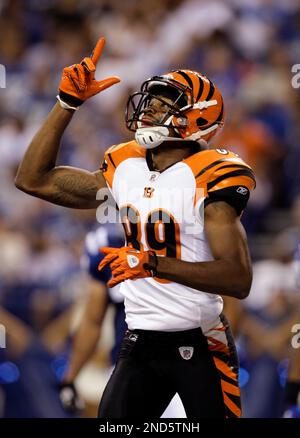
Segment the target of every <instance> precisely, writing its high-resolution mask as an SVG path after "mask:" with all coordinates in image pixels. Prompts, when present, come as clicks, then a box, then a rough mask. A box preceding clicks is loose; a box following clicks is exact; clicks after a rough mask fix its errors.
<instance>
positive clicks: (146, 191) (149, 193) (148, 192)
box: [144, 187, 154, 198]
mask: <svg viewBox="0 0 300 438" xmlns="http://www.w3.org/2000/svg"><path fill="white" fill-rule="evenodd" d="M153 192H154V188H153V187H145V188H144V198H152V196H153Z"/></svg>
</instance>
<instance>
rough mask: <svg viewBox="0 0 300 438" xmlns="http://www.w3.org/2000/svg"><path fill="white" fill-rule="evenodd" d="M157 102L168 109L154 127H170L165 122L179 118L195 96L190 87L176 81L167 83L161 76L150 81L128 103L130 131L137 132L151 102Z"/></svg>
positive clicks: (127, 117)
mask: <svg viewBox="0 0 300 438" xmlns="http://www.w3.org/2000/svg"><path fill="white" fill-rule="evenodd" d="M187 92H188V93H187ZM188 95H190V98H188ZM165 98H167V99H168V100H165ZM169 99H171V100H172V103H170V102H169ZM155 100H156V101H159V102H160V103H161V105H162V106H164V107H166V108H167V109H166V111H164V115H163V118H162V120H161V121H159V120H157V121H153V123H152V126H169V124H168V125H167V124H166V123H165V121H166V120H168V119H169V118H170V116H178V117H179V116H180V115H181V108H183V107H186V106H187V104H188V101H189V100H192V101H193V96H192V95H191V89H190V87H188V86H182V84H180V83H178V84H177V83H176V81H166V80H165V79H162V77H160V76H154V77H153V78H151V79H148V80H147V81H145V82H144V83H143V84H142V86H141V91H138V92H136V93H133V94H132V95H130V96H129V99H128V101H127V107H126V126H127V128H128V129H129V130H130V131H133V132H135V131H136V130H137V129H139V128H140V126H139V125H140V122H141V121H142V118H143V115H144V114H146V113H147V109H148V108H149V106H150V104H151V102H153V101H155Z"/></svg>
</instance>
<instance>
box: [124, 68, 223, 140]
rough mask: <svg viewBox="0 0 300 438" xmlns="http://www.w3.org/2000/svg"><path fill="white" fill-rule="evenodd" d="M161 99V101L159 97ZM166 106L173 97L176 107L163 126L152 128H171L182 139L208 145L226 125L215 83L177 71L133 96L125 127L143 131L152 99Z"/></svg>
mask: <svg viewBox="0 0 300 438" xmlns="http://www.w3.org/2000/svg"><path fill="white" fill-rule="evenodd" d="M157 96H158V97H157ZM154 97H155V98H157V99H159V100H161V101H162V102H164V97H169V98H170V97H171V98H172V101H173V104H170V103H166V105H167V107H168V108H169V109H168V111H167V113H166V117H165V118H164V119H163V122H159V121H156V122H153V124H152V125H153V126H163V127H170V126H172V127H173V128H174V129H175V132H176V133H177V135H178V137H179V138H182V139H184V140H194V141H200V140H206V141H209V140H210V139H211V138H212V137H213V136H214V135H215V134H216V133H217V132H218V131H219V129H220V128H221V127H222V126H223V124H224V104H223V98H222V95H221V93H220V91H219V90H218V88H217V87H216V85H215V84H213V82H212V81H210V80H209V79H208V78H207V77H206V76H203V75H202V74H200V73H197V72H195V71H191V70H174V71H171V72H170V73H165V74H163V75H161V76H153V77H152V78H150V79H148V80H147V81H145V82H144V83H143V84H142V86H141V90H140V91H139V92H137V93H134V94H132V95H131V96H130V97H129V99H128V102H127V109H126V124H127V127H128V129H130V130H131V131H137V130H138V129H139V128H140V126H141V125H140V121H141V118H142V115H143V113H145V108H147V105H148V104H149V101H150V99H153V98H154Z"/></svg>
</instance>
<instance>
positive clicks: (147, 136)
mask: <svg viewBox="0 0 300 438" xmlns="http://www.w3.org/2000/svg"><path fill="white" fill-rule="evenodd" d="M135 139H136V142H137V143H138V144H139V145H140V146H142V147H143V148H145V149H153V148H156V147H157V146H159V145H160V144H161V143H163V142H164V141H166V140H167V141H180V140H182V138H179V137H169V128H167V127H166V126H153V127H151V126H149V128H138V129H137V130H136V132H135Z"/></svg>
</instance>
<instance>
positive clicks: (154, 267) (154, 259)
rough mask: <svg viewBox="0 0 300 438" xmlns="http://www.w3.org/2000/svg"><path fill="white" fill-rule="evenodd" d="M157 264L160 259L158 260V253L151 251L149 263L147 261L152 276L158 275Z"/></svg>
mask: <svg viewBox="0 0 300 438" xmlns="http://www.w3.org/2000/svg"><path fill="white" fill-rule="evenodd" d="M157 264H158V260H157V255H156V252H155V251H149V263H147V265H148V267H147V269H148V271H150V273H151V277H156V276H157Z"/></svg>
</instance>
